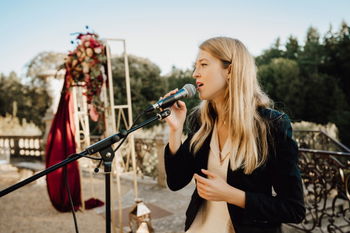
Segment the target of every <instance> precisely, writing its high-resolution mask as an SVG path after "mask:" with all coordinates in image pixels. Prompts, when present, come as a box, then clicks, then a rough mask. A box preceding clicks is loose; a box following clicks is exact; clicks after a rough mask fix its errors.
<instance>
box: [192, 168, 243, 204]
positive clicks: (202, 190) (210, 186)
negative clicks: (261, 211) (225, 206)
mask: <svg viewBox="0 0 350 233" xmlns="http://www.w3.org/2000/svg"><path fill="white" fill-rule="evenodd" d="M202 172H203V173H204V174H206V175H207V176H208V177H209V179H207V178H205V177H202V176H200V175H198V174H194V178H195V179H196V181H197V191H198V194H199V196H200V197H202V198H204V199H205V200H208V201H225V202H228V203H230V204H233V205H237V206H239V207H241V208H244V206H245V192H243V191H242V190H239V189H236V188H234V187H232V186H231V185H229V184H228V183H227V182H226V181H225V180H224V179H222V178H221V177H220V176H218V175H216V174H214V173H212V172H210V171H208V170H205V169H202Z"/></svg>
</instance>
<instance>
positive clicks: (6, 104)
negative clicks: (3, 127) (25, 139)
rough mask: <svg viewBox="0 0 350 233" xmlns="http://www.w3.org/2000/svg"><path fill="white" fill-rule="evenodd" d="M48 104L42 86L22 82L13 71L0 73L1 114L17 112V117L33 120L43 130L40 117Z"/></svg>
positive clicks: (47, 96)
mask: <svg viewBox="0 0 350 233" xmlns="http://www.w3.org/2000/svg"><path fill="white" fill-rule="evenodd" d="M50 104H51V100H50V98H49V95H48V94H47V92H46V90H45V88H44V87H35V86H30V85H25V84H22V83H21V82H20V79H19V77H18V76H17V75H16V73H14V72H11V73H10V74H9V75H8V76H5V75H3V74H0V114H1V115H2V116H5V115H6V113H9V114H12V113H14V112H17V114H16V115H17V117H19V118H24V119H26V120H27V121H28V122H33V123H34V124H36V125H37V126H39V128H40V129H41V131H42V132H44V127H45V125H44V122H43V121H42V119H43V117H44V115H45V112H46V110H47V108H48V107H49V106H50ZM14 106H17V107H14ZM14 108H17V109H18V110H17V111H16V109H14Z"/></svg>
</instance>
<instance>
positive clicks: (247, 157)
mask: <svg viewBox="0 0 350 233" xmlns="http://www.w3.org/2000/svg"><path fill="white" fill-rule="evenodd" d="M193 78H195V80H196V84H197V89H198V92H199V97H200V99H201V103H200V105H199V106H198V107H197V108H196V109H195V110H194V111H193V112H192V113H191V114H190V116H189V119H188V122H189V124H188V125H189V127H190V133H189V134H188V137H187V139H186V140H185V141H184V142H183V143H182V142H181V135H182V131H183V127H184V122H185V118H186V112H187V109H186V105H185V103H184V102H182V101H178V102H177V104H174V105H173V106H172V107H171V111H172V113H171V115H170V116H169V117H168V118H166V122H167V124H168V126H169V130H170V135H169V143H168V145H167V146H166V147H165V168H166V174H167V183H168V186H169V188H170V189H171V190H173V191H176V190H179V189H182V188H183V187H185V186H186V185H187V184H188V183H189V182H190V181H191V180H192V178H194V179H195V183H196V190H195V191H194V193H193V195H192V198H191V201H190V204H189V207H188V209H187V212H186V223H185V231H186V232H188V233H195V232H200V233H206V232H207V233H225V232H236V233H242V232H247V233H248V232H249V233H254V232H281V223H299V222H301V221H302V220H303V218H304V217H305V208H304V199H303V189H302V183H301V177H300V171H299V170H298V167H297V160H298V158H297V155H298V147H297V145H296V143H295V141H293V139H292V128H291V124H290V120H289V118H288V116H287V115H286V114H283V113H281V112H278V111H276V110H273V109H271V105H272V101H271V100H270V99H269V98H268V96H267V95H266V94H265V93H264V92H263V91H262V90H261V88H260V86H259V83H258V81H257V78H256V66H255V62H254V58H253V57H252V56H251V55H250V53H249V52H248V51H247V49H246V47H245V46H244V45H243V44H242V43H241V42H240V41H239V40H237V39H232V38H227V37H215V38H211V39H209V40H206V41H204V42H203V43H202V44H201V45H200V46H199V53H198V56H197V59H196V62H195V70H194V72H193ZM176 91H177V90H173V91H171V92H169V93H168V94H167V95H165V96H164V97H167V96H169V95H171V94H174V93H175V92H176Z"/></svg>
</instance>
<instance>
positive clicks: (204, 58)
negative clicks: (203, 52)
mask: <svg viewBox="0 0 350 233" xmlns="http://www.w3.org/2000/svg"><path fill="white" fill-rule="evenodd" d="M203 60H206V61H209V60H208V59H206V58H201V59H199V60H198V61H199V62H201V61H203Z"/></svg>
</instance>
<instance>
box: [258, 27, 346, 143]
mask: <svg viewBox="0 0 350 233" xmlns="http://www.w3.org/2000/svg"><path fill="white" fill-rule="evenodd" d="M279 45H280V41H279V39H278V40H277V41H276V43H275V45H273V46H272V47H271V48H270V49H268V50H265V51H264V53H263V54H262V55H260V56H258V57H257V58H256V61H257V64H258V77H259V79H260V82H261V84H262V86H263V89H264V90H265V91H266V92H267V93H268V95H269V96H270V97H271V98H272V99H273V100H274V101H275V102H276V105H277V108H278V109H280V110H283V111H285V112H287V113H288V114H290V115H291V117H292V118H293V119H294V120H295V121H301V120H305V121H311V122H315V123H318V124H325V123H328V122H332V123H335V124H336V125H337V127H338V128H339V136H340V139H341V141H342V142H343V143H344V144H347V145H350V92H349V88H350V28H349V26H347V24H346V23H345V22H344V23H342V25H341V27H340V30H339V31H338V32H332V31H331V30H330V31H329V32H327V33H326V35H325V36H324V37H323V38H322V37H321V36H320V34H319V32H318V31H317V29H315V28H313V27H310V28H309V29H308V31H307V34H306V39H305V43H304V45H303V46H301V45H300V44H299V42H298V40H297V39H296V38H295V37H293V36H290V37H289V38H288V40H287V42H286V44H285V46H284V48H280V46H279Z"/></svg>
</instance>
